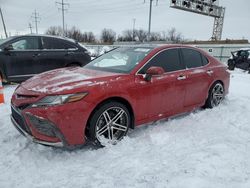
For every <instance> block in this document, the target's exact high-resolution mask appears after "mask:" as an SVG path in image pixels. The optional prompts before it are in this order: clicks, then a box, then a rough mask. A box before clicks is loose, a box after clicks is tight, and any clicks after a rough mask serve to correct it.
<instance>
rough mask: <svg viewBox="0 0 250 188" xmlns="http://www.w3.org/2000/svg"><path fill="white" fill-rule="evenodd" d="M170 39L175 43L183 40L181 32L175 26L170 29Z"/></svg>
mask: <svg viewBox="0 0 250 188" xmlns="http://www.w3.org/2000/svg"><path fill="white" fill-rule="evenodd" d="M168 40H170V41H172V42H174V43H180V42H181V41H183V37H182V35H181V33H178V32H177V31H176V29H175V28H174V27H173V28H171V29H170V30H169V31H168Z"/></svg>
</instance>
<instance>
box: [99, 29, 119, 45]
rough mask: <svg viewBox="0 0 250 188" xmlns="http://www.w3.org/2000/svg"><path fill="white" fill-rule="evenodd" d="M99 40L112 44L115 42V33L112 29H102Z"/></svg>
mask: <svg viewBox="0 0 250 188" xmlns="http://www.w3.org/2000/svg"><path fill="white" fill-rule="evenodd" d="M101 40H102V42H104V43H110V44H113V42H114V41H115V40H116V33H115V32H114V31H113V30H112V29H106V28H105V29H103V30H102V32H101Z"/></svg>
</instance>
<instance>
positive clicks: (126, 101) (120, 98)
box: [85, 97, 135, 137]
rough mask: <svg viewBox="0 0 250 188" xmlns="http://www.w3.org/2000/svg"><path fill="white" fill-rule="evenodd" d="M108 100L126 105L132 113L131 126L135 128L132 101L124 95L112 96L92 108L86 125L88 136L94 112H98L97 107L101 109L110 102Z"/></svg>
mask: <svg viewBox="0 0 250 188" xmlns="http://www.w3.org/2000/svg"><path fill="white" fill-rule="evenodd" d="M108 102H119V103H121V104H123V105H125V106H126V107H127V109H128V111H129V113H130V115H131V124H130V127H129V128H131V129H134V127H135V116H134V110H133V108H132V105H131V104H130V102H129V101H128V100H126V99H125V98H123V97H110V98H107V99H104V100H102V101H101V102H99V103H98V104H97V105H96V106H95V108H94V109H93V110H92V112H91V113H90V115H89V117H88V120H87V125H86V128H85V135H86V136H87V137H88V133H87V132H88V129H89V126H90V119H91V117H92V116H93V115H94V113H95V112H96V110H97V109H99V108H100V107H101V106H102V105H104V104H106V103H108Z"/></svg>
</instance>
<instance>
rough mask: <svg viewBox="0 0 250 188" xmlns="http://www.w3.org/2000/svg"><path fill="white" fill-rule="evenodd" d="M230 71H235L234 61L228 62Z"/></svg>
mask: <svg viewBox="0 0 250 188" xmlns="http://www.w3.org/2000/svg"><path fill="white" fill-rule="evenodd" d="M227 65H228V69H229V70H234V69H235V64H234V61H233V60H232V59H230V60H228V63H227Z"/></svg>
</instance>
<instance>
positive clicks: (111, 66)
mask: <svg viewBox="0 0 250 188" xmlns="http://www.w3.org/2000/svg"><path fill="white" fill-rule="evenodd" d="M152 49H153V48H145V47H133V48H118V49H115V50H113V51H110V52H108V53H106V54H104V55H102V56H100V57H98V58H96V59H94V60H93V61H91V62H90V63H89V64H88V65H86V66H85V68H88V69H94V70H102V71H107V72H115V73H129V72H130V71H132V70H133V69H134V68H135V66H136V65H138V64H139V63H140V61H141V60H143V59H144V57H146V56H147V55H148V54H149V52H150V51H151V50H152Z"/></svg>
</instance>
